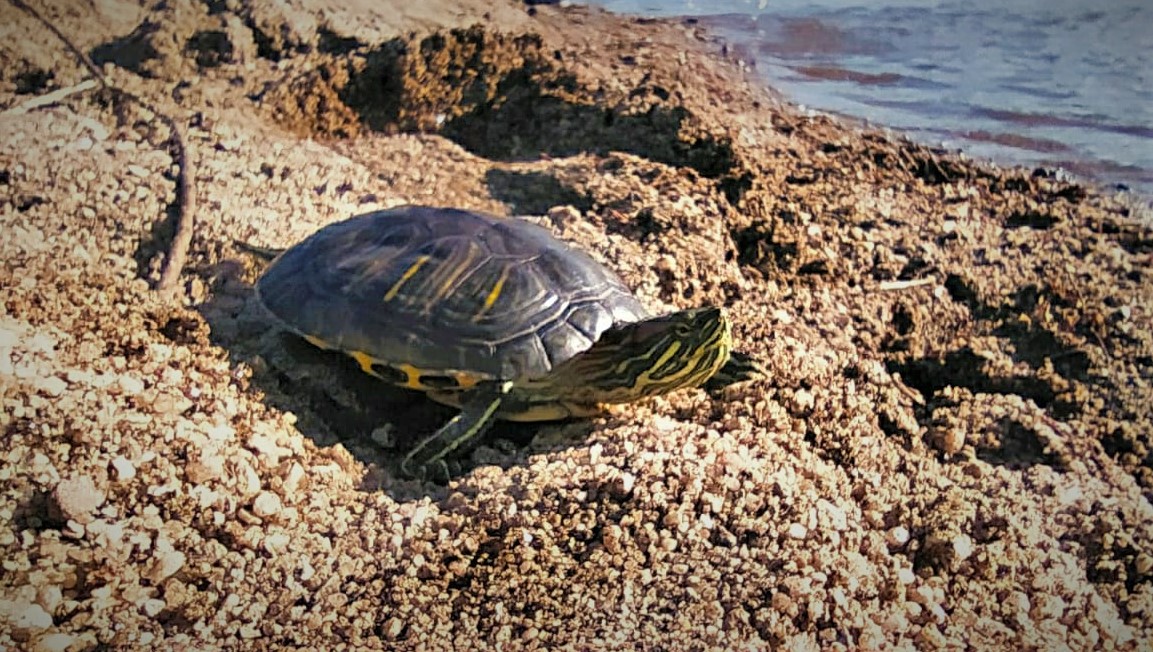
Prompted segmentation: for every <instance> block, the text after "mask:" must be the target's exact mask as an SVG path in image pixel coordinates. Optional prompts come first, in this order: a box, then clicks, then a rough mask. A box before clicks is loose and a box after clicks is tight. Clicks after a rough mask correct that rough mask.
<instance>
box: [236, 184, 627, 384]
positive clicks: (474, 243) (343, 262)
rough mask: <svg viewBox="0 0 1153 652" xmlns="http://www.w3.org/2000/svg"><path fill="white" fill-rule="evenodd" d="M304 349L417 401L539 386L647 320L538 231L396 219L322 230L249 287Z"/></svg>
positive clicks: (423, 210) (488, 223) (455, 214)
mask: <svg viewBox="0 0 1153 652" xmlns="http://www.w3.org/2000/svg"><path fill="white" fill-rule="evenodd" d="M256 293H257V296H258V298H259V300H260V301H261V303H262V304H263V305H264V306H265V307H266V308H267V309H268V310H269V311H270V312H271V313H272V314H273V315H274V316H275V317H277V318H278V319H279V320H280V321H282V322H283V323H284V324H285V325H287V326H288V327H289V328H290V329H291V330H293V331H296V332H297V333H299V334H300V335H302V336H304V337H306V338H307V339H309V340H310V341H312V342H313V343H315V344H317V345H319V346H322V347H325V348H330V349H338V350H341V351H344V352H345V353H347V354H349V355H351V356H352V357H353V358H355V359H356V360H357V361H358V362H359V363H360V364H361V366H362V367H363V368H364V369H365V370H366V371H369V372H370V373H374V374H376V375H378V376H381V377H383V378H385V379H387V380H390V381H392V382H396V383H398V384H401V385H405V386H408V387H413V388H416V389H425V390H439V389H461V388H467V387H468V386H471V385H472V384H475V383H476V382H480V381H482V380H489V379H492V380H500V381H506V380H511V381H514V382H515V381H517V380H525V379H532V378H540V377H543V376H545V375H547V374H548V373H549V372H550V371H551V370H552V369H553V367H554V366H556V365H558V364H560V363H561V362H563V361H565V360H567V359H569V358H571V357H572V356H574V355H576V354H578V353H580V352H582V351H584V350H586V349H588V348H589V347H591V346H592V345H593V343H595V342H596V341H597V339H598V338H600V336H601V334H602V333H604V332H605V331H606V330H608V329H610V328H612V327H613V325H614V324H620V323H626V322H633V321H638V320H641V319H644V318H645V317H646V316H647V312H646V311H645V309H644V307H643V306H642V305H641V303H640V301H639V300H638V299H637V298H636V296H635V295H634V294H633V293H632V292H631V291H630V290H629V289H628V288H627V287H626V286H625V284H624V283H623V282H622V281H621V280H620V278H619V277H617V276H616V275H615V274H613V273H612V272H611V271H609V270H607V269H605V268H604V267H603V266H602V265H600V264H599V263H597V262H596V261H594V260H593V259H592V258H591V257H589V256H588V255H587V254H585V253H583V252H581V251H578V250H577V249H574V248H573V247H571V246H569V245H568V244H566V243H564V242H562V241H560V240H558V239H556V238H555V237H553V236H552V234H550V233H549V232H548V231H547V230H546V229H544V228H541V227H539V226H536V225H535V224H532V223H529V222H526V221H524V220H519V219H515V218H502V217H497V216H493V215H488V214H484V213H480V212H474V211H466V210H458V209H450V208H435V207H428V206H402V207H398V208H393V209H389V210H383V211H375V212H371V213H366V214H363V215H359V216H356V217H353V218H351V219H348V220H345V221H343V222H338V223H335V224H331V225H329V226H326V227H324V228H322V229H320V230H319V231H317V232H316V233H314V234H313V235H312V236H310V237H308V238H306V239H305V240H303V241H302V242H300V243H299V244H297V245H295V246H293V247H291V248H290V249H288V250H287V251H285V252H284V253H283V254H281V255H280V256H279V257H278V258H277V259H276V260H275V261H274V262H273V263H272V264H271V265H270V266H269V268H268V269H267V270H266V271H265V272H264V274H263V275H262V276H261V278H260V280H259V281H258V282H257V286H256Z"/></svg>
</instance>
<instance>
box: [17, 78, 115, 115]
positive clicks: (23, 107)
mask: <svg viewBox="0 0 1153 652" xmlns="http://www.w3.org/2000/svg"><path fill="white" fill-rule="evenodd" d="M99 83H100V82H99V80H96V79H85V80H84V81H82V82H80V83H79V84H76V85H75V86H68V87H67V88H58V89H56V90H54V91H52V92H51V93H47V94H45V95H40V96H38V97H34V98H32V99H30V100H28V101H27V102H24V103H23V104H18V105H16V106H14V107H12V108H10V109H7V110H5V111H4V112H3V113H0V115H23V114H25V113H28V112H29V111H35V110H36V109H39V108H40V107H42V106H48V105H49V104H55V103H57V102H59V101H61V100H63V99H64V98H66V97H69V96H71V95H75V94H77V93H83V92H84V91H88V90H92V89H93V88H96V86H97V85H99Z"/></svg>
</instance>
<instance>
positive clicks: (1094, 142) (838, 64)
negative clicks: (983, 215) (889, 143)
mask: <svg viewBox="0 0 1153 652" xmlns="http://www.w3.org/2000/svg"><path fill="white" fill-rule="evenodd" d="M589 4H596V5H600V6H603V7H605V8H607V9H609V10H612V11H616V12H621V13H634V14H641V15H649V16H686V17H688V16H692V17H696V18H698V19H699V20H700V23H701V24H703V25H704V26H706V27H707V28H708V29H709V31H711V32H712V33H714V34H717V35H719V36H721V37H723V38H724V39H725V41H726V42H727V43H728V44H729V45H730V47H732V48H733V49H734V50H735V51H736V52H739V53H741V56H742V57H745V58H748V59H751V60H752V62H754V63H755V66H756V70H757V71H759V73H760V74H762V75H763V76H764V77H765V80H766V82H767V83H768V84H770V85H771V86H773V87H774V88H776V89H778V90H780V91H782V92H783V93H784V94H785V96H786V97H788V98H789V99H790V100H792V101H794V102H797V103H800V104H803V105H805V106H807V107H810V108H813V109H817V110H821V111H828V112H833V113H840V114H844V115H848V116H853V117H857V118H862V119H865V120H868V121H870V122H872V123H875V124H877V125H881V126H887V127H891V128H894V129H897V130H900V131H903V132H905V133H908V134H909V135H910V136H911V137H913V138H914V139H916V140H919V141H921V142H925V143H929V144H933V145H944V146H946V147H950V148H956V149H961V150H963V151H964V152H966V153H967V154H968V155H970V156H974V157H978V158H985V159H991V160H993V161H996V162H999V163H1001V164H1006V165H1025V166H1030V167H1032V166H1044V167H1049V168H1062V169H1065V170H1067V171H1070V172H1073V173H1076V174H1079V175H1083V176H1085V177H1088V178H1091V179H1094V180H1096V181H1098V182H1101V183H1103V184H1107V185H1114V186H1118V187H1120V188H1128V189H1132V190H1134V191H1136V192H1139V193H1141V194H1142V195H1145V196H1151V195H1153V0H1100V1H1097V2H1093V1H1090V0H1046V1H1043V2H1038V1H1037V0H969V1H968V2H957V1H955V0H940V1H937V0H878V1H877V2H864V1H862V0H811V1H807V2H805V1H801V0H760V1H757V0H715V1H711V2H706V1H703V0H696V1H694V0H599V1H597V2H590V3H589Z"/></svg>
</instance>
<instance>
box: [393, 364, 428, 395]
mask: <svg viewBox="0 0 1153 652" xmlns="http://www.w3.org/2000/svg"><path fill="white" fill-rule="evenodd" d="M396 368H397V369H399V370H400V371H401V373H403V374H404V375H405V376H407V377H408V378H407V379H406V380H405V382H404V386H405V387H407V388H409V389H419V390H422V391H423V390H427V389H428V388H427V387H425V386H424V385H422V384H420V369H417V368H416V367H414V366H412V365H410V364H398V365H396Z"/></svg>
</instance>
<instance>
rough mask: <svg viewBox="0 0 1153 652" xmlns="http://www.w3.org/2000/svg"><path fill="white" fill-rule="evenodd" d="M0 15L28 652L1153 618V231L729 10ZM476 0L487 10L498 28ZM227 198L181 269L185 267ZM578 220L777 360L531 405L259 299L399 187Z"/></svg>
mask: <svg viewBox="0 0 1153 652" xmlns="http://www.w3.org/2000/svg"><path fill="white" fill-rule="evenodd" d="M164 5H165V8H163V9H146V8H145V7H144V6H141V5H137V4H133V3H132V2H125V1H118V0H107V1H105V2H97V3H93V4H84V3H75V2H70V1H68V0H56V1H55V2H51V3H47V4H45V3H35V6H36V7H37V8H38V9H39V10H40V11H41V12H42V13H43V14H44V15H45V16H46V17H47V18H49V19H50V20H51V21H52V22H53V23H54V24H56V25H58V26H59V27H60V28H61V29H62V30H63V31H64V32H65V33H67V34H69V35H72V37H73V38H74V39H75V41H76V45H77V46H78V47H79V48H80V49H81V50H83V51H84V52H86V53H88V54H89V55H90V56H91V57H92V58H93V59H94V60H95V61H96V63H97V64H98V65H100V66H101V67H102V70H103V71H104V74H105V75H107V76H108V78H109V80H110V81H111V82H112V83H113V84H115V85H116V86H117V87H118V88H121V89H124V90H128V91H130V92H132V93H135V94H137V95H139V96H140V97H141V98H143V99H144V100H145V101H146V102H147V103H148V104H149V105H150V108H149V107H144V106H142V105H140V104H139V103H134V102H131V101H127V100H125V99H124V98H123V97H117V96H111V95H109V94H108V93H106V92H99V91H88V92H84V93H76V94H73V95H70V96H68V97H66V98H65V99H63V100H62V101H59V102H56V103H52V104H49V105H48V106H44V107H40V108H34V109H32V110H30V111H25V110H23V107H25V104H26V103H27V102H28V101H30V100H33V99H34V98H37V97H41V96H43V95H45V94H48V93H50V92H52V91H55V90H58V89H61V88H67V87H69V86H71V85H73V84H77V83H79V82H81V81H83V80H84V79H86V78H87V77H88V73H87V72H86V71H85V70H84V69H83V68H81V67H80V66H79V65H77V64H76V63H75V61H74V59H73V58H72V56H71V55H70V54H69V52H68V50H67V49H66V48H65V47H64V46H63V45H62V44H61V43H60V42H59V41H58V40H57V39H56V38H55V37H54V36H53V35H52V34H51V33H50V32H49V31H48V30H46V29H45V28H44V27H43V26H42V25H40V24H39V23H37V22H36V21H34V20H33V19H31V18H29V17H28V16H27V15H26V14H24V13H22V12H20V11H18V10H17V9H16V8H14V7H13V6H12V5H10V4H7V3H5V4H3V5H2V6H0V14H2V16H3V19H2V20H0V25H3V27H0V32H2V33H3V37H4V38H2V39H0V63H2V64H3V65H2V70H3V73H2V77H0V107H3V109H2V110H0V221H2V227H0V228H2V229H3V233H4V237H3V238H0V257H2V259H3V265H2V266H0V287H2V288H3V303H2V307H0V393H2V401H3V413H2V416H0V423H2V425H3V431H4V435H3V447H2V448H3V450H2V451H0V460H2V462H0V546H2V550H3V552H2V553H0V558H2V568H3V571H2V575H0V596H2V597H0V648H4V649H32V650H96V649H106V650H107V649H133V648H140V647H144V646H159V647H161V648H163V649H288V648H298V649H333V650H336V649H445V648H448V647H450V646H451V647H456V648H459V649H470V648H472V649H481V648H486V649H487V648H495V647H498V646H500V645H503V646H504V647H506V648H507V649H561V648H567V649H581V650H596V649H606V650H621V649H647V650H682V649H684V650H690V649H691V650H703V649H763V648H768V647H770V646H787V647H789V648H790V649H898V648H899V649H941V648H964V647H971V648H975V649H1006V650H1008V649H1013V650H1016V649H1062V648H1066V647H1067V648H1071V649H1149V646H1150V644H1151V643H1150V641H1151V640H1153V509H1151V507H1150V502H1149V498H1150V496H1151V495H1153V464H1151V461H1153V458H1151V448H1150V447H1151V445H1153V444H1151V436H1153V426H1151V411H1153V390H1151V389H1150V383H1151V380H1153V379H1151V376H1153V334H1151V332H1153V329H1151V328H1150V326H1151V321H1153V315H1151V314H1150V310H1151V307H1153V283H1151V281H1150V274H1153V271H1151V269H1150V263H1151V258H1153V237H1151V234H1150V232H1149V230H1148V229H1147V228H1145V227H1142V226H1141V223H1140V221H1139V220H1138V218H1139V217H1140V215H1138V214H1137V213H1136V211H1135V210H1134V209H1133V208H1132V207H1130V206H1129V205H1127V204H1125V203H1123V202H1120V201H1118V199H1117V198H1114V197H1112V196H1110V195H1109V194H1108V193H1105V192H1103V191H1100V190H1098V189H1095V188H1092V187H1088V186H1082V185H1077V184H1072V183H1068V182H1065V181H1062V180H1060V179H1057V178H1055V175H1053V174H1050V173H1047V172H1046V171H1044V170H1040V171H1029V170H1000V169H995V168H991V167H988V166H984V165H977V164H974V163H971V162H969V161H966V160H965V159H963V158H960V157H957V156H955V155H953V154H950V153H945V152H939V151H933V150H931V149H928V148H926V147H922V146H916V145H912V144H909V143H907V142H903V141H901V140H900V139H898V138H895V137H892V136H891V135H886V134H884V133H880V132H877V131H870V130H865V129H862V128H859V127H853V126H848V125H845V124H842V123H839V122H836V121H833V120H830V119H828V118H824V117H811V116H806V115H804V114H802V113H800V112H798V111H796V110H795V109H793V108H790V107H788V106H786V105H784V104H782V103H781V102H780V101H778V100H777V99H775V98H774V97H773V96H772V95H771V94H770V93H768V92H767V91H763V90H759V89H758V87H757V84H756V83H755V82H750V81H748V80H747V79H746V77H747V75H746V73H745V71H744V70H743V68H742V66H741V64H740V62H739V61H735V60H731V59H729V58H727V57H728V56H730V55H728V54H726V52H725V51H723V50H722V47H721V46H720V44H718V43H716V42H714V41H713V40H711V39H710V37H708V36H707V35H704V34H701V33H699V32H698V31H697V29H696V28H695V27H694V26H693V25H691V24H679V23H675V22H674V23H661V22H652V21H636V20H631V19H618V18H614V17H611V16H607V15H605V14H602V13H599V12H595V11H589V10H584V9H559V8H555V7H538V8H536V9H535V10H534V11H530V10H529V8H527V7H526V6H524V5H522V4H519V3H513V2H511V1H507V2H503V3H501V2H497V3H482V2H479V1H472V2H463V3H459V2H440V1H437V0H425V1H424V2H422V3H417V5H416V7H415V8H414V4H413V3H407V2H400V1H399V0H397V1H389V0H380V1H373V2H369V1H368V0H360V1H344V0H342V1H339V2H337V1H335V0H287V1H275V0H254V1H253V2H248V3H242V2H232V1H229V2H203V3H199V2H195V1H193V0H174V1H172V2H166V3H164ZM470 26H471V27H470ZM154 111H159V112H161V114H163V115H169V116H171V117H172V118H173V119H174V120H176V121H177V122H178V123H179V124H181V125H184V127H185V129H186V131H187V134H186V140H187V143H186V144H187V147H188V150H189V153H190V156H191V163H190V165H189V166H188V167H187V168H186V169H187V171H188V172H190V173H191V179H190V180H191V181H192V182H193V185H194V187H195V191H196V193H197V194H196V197H197V199H198V201H197V204H196V211H195V216H194V217H195V220H196V224H195V230H194V232H193V238H192V243H191V252H190V256H189V259H188V263H187V265H186V266H185V267H184V273H183V275H182V276H181V278H180V284H179V285H178V288H177V289H178V292H177V297H176V299H174V300H172V299H166V298H165V297H163V296H161V295H160V293H158V292H156V291H155V289H154V287H155V284H156V282H157V279H158V278H159V272H160V269H161V267H162V264H163V262H164V259H165V255H166V252H167V251H168V247H169V242H170V241H171V239H172V237H173V233H174V223H175V222H176V220H177V215H178V213H179V205H180V202H179V201H178V196H177V191H176V179H177V176H178V173H179V172H180V168H179V167H178V166H177V165H176V162H177V161H176V159H175V158H174V155H173V149H172V147H171V146H170V137H171V133H169V130H168V128H167V127H165V126H164V123H163V121H162V120H159V119H158V118H157V115H156V114H155V113H154ZM408 202H414V203H431V204H441V205H452V206H462V207H469V208H476V209H484V210H489V211H494V212H498V213H502V214H524V215H532V216H535V219H537V220H538V221H540V222H542V223H545V224H548V225H549V226H550V227H552V228H553V229H555V231H556V232H557V234H558V235H560V236H561V237H564V238H566V239H568V240H571V241H573V242H576V243H578V244H579V245H581V246H582V247H583V248H585V249H587V250H589V251H590V252H591V253H592V254H593V255H595V256H596V257H598V258H599V259H600V260H603V261H605V262H606V263H607V264H609V265H611V266H612V267H613V268H614V269H616V270H617V271H618V272H619V273H620V274H621V275H622V276H623V277H624V278H625V279H626V280H627V281H628V282H629V283H630V284H631V285H632V286H633V287H635V289H636V291H637V292H638V294H639V295H640V296H641V297H642V298H643V300H644V301H645V302H646V303H647V304H648V305H650V306H651V307H652V308H653V309H654V310H663V309H671V308H676V307H689V306H696V305H700V304H703V303H721V304H724V305H726V306H728V307H729V310H730V312H731V314H732V316H733V318H734V319H735V321H736V324H737V326H736V329H737V335H738V337H739V339H740V344H741V347H742V348H744V349H746V350H748V351H750V352H753V353H754V354H756V355H757V356H759V357H761V358H763V359H764V360H765V363H766V365H767V366H768V367H769V368H770V369H771V370H772V376H771V378H769V379H767V380H765V381H758V382H755V383H750V384H747V385H744V386H739V387H734V388H732V389H730V390H728V391H727V393H726V395H725V396H724V397H722V398H721V399H719V400H712V399H710V398H709V397H708V396H707V395H706V394H704V393H703V392H699V391H687V392H682V393H678V394H675V395H672V396H669V397H667V398H663V399H658V400H653V401H650V402H647V403H642V404H638V405H632V406H627V407H625V408H622V409H619V410H616V411H614V412H613V413H611V414H609V415H606V416H605V417H604V418H600V419H594V420H587V421H576V422H573V423H562V424H546V425H538V426H531V425H530V426H526V425H523V424H519V425H509V424H501V425H498V426H497V427H496V428H495V429H494V431H493V433H492V436H491V437H490V438H489V439H488V440H487V442H486V444H485V445H484V446H482V447H480V448H479V449H478V450H477V451H476V452H475V453H474V454H473V455H472V456H471V457H470V458H469V459H467V460H465V461H464V463H463V466H462V468H461V472H460V474H459V475H457V476H456V477H455V478H454V479H453V480H452V481H451V482H450V483H449V484H448V485H447V486H441V485H437V484H432V483H428V484H421V483H416V482H412V481H406V480H402V479H399V478H398V477H396V476H395V475H394V466H395V463H396V460H397V459H398V456H399V455H400V454H402V453H403V451H404V450H405V447H406V446H408V445H410V444H411V443H412V441H413V438H414V437H417V436H420V435H424V434H427V433H428V432H429V431H430V430H431V429H433V428H435V427H436V426H437V425H438V424H439V423H441V422H443V421H444V420H445V419H447V418H448V417H449V416H451V414H452V411H451V410H449V409H447V408H443V407H439V406H436V405H434V404H432V403H431V402H429V401H427V400H425V399H424V398H423V397H420V396H419V395H413V394H409V393H407V392H405V391H403V390H399V389H391V388H385V387H381V386H380V385H379V384H377V383H375V382H373V380H372V379H371V378H369V377H367V376H365V375H363V374H360V373H357V372H356V371H355V370H354V369H353V365H352V364H351V362H349V361H347V360H346V359H344V358H343V357H341V356H339V355H335V354H325V353H321V352H318V351H316V350H314V349H312V348H311V347H309V346H308V345H306V344H303V343H301V342H299V341H297V340H294V339H293V338H291V337H289V336H287V335H285V334H284V333H282V332H280V331H279V330H277V329H276V328H275V327H274V326H273V325H272V324H271V323H269V321H268V319H267V318H266V317H265V316H264V315H263V313H261V311H260V310H259V309H257V307H256V306H255V305H253V301H252V300H251V299H252V293H251V283H252V281H253V280H254V278H255V276H256V275H257V274H258V273H259V270H260V264H261V261H259V260H258V259H255V258H253V257H252V256H249V255H247V254H246V253H244V252H242V251H241V250H239V249H238V248H237V247H235V245H234V240H235V239H237V238H239V239H242V240H245V241H249V242H253V243H255V244H260V245H267V246H284V245H288V244H291V243H293V242H295V241H296V240H298V239H300V238H301V237H303V236H305V235H306V234H308V233H311V232H312V231H314V230H315V229H317V228H318V227H320V226H321V225H324V224H327V223H330V222H332V221H335V220H339V219H342V218H345V217H348V216H351V215H353V214H356V213H359V212H363V211H368V210H373V209H378V208H384V207H388V206H393V205H396V204H401V203H408Z"/></svg>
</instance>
